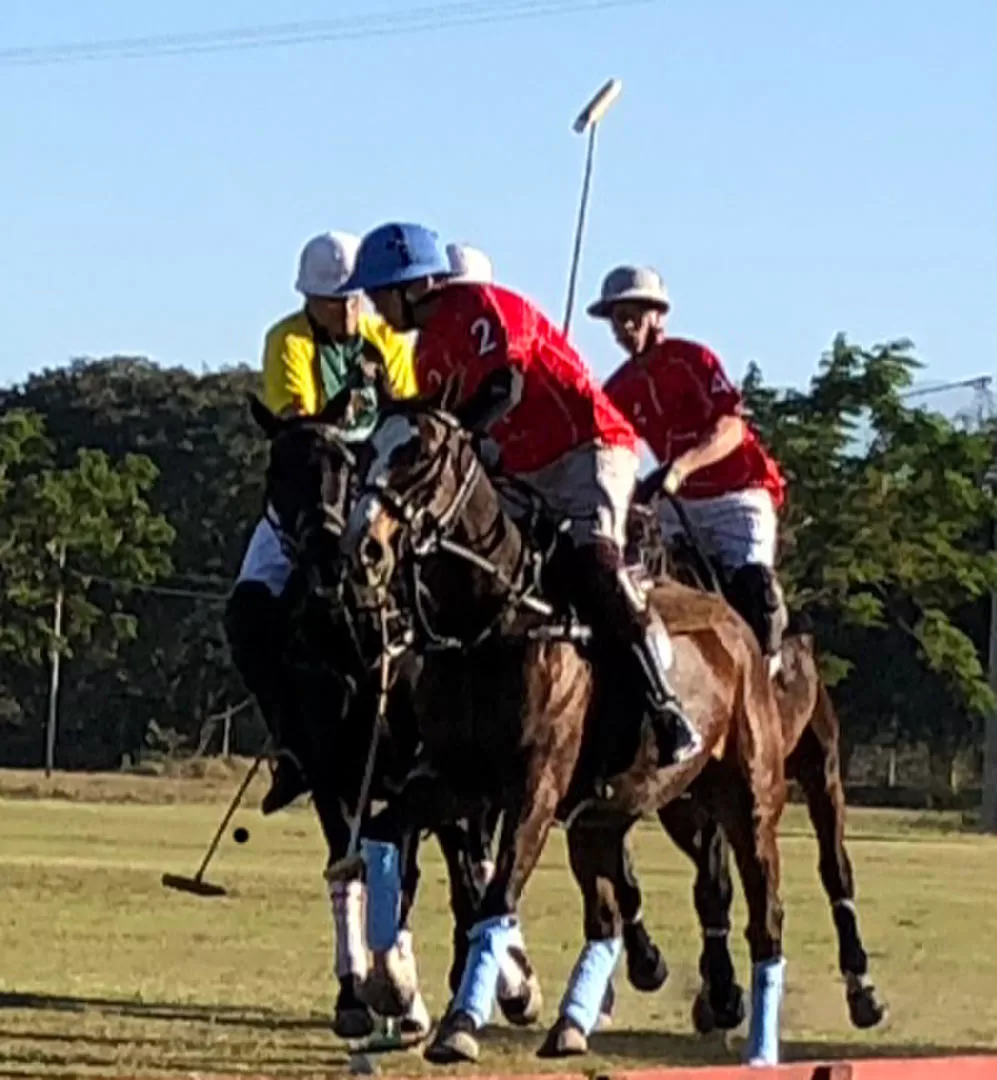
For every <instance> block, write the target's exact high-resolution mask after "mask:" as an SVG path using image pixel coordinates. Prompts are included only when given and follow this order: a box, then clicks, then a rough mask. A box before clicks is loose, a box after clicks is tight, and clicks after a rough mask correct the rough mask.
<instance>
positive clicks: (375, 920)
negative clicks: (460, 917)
mask: <svg viewBox="0 0 997 1080" xmlns="http://www.w3.org/2000/svg"><path fill="white" fill-rule="evenodd" d="M416 830H417V826H416V827H411V826H409V825H408V824H407V823H406V820H405V817H404V815H402V814H400V813H398V811H397V808H396V807H395V806H394V804H392V803H389V804H388V806H387V807H386V808H385V809H384V810H382V811H381V813H379V814H377V815H375V816H374V817H373V818H371V820H370V821H369V822H367V823H366V826H365V829H364V839H363V841H362V843H361V846H362V849H363V860H364V868H365V871H366V877H367V940H368V943H369V945H370V948H371V953H372V955H373V963H372V965H371V972H370V975H369V976H368V978H367V979H366V980H365V982H364V983H363V985H362V987H361V990H360V994H361V997H362V998H363V1000H364V1001H365V1002H366V1004H367V1005H369V1006H370V1008H372V1009H373V1010H374V1011H375V1012H376V1013H379V1014H380V1015H381V1016H387V1017H399V1018H401V1017H406V1016H408V1015H410V1014H412V1015H414V1016H415V1018H416V1019H419V1018H420V1014H421V1012H422V1011H423V1010H422V1009H420V1008H419V1004H418V1001H419V998H420V995H419V980H418V974H417V972H416V966H415V957H414V955H413V952H412V941H411V935H410V934H409V933H408V931H406V930H403V923H402V915H403V897H404V895H405V890H404V888H403V879H402V871H403V868H404V869H405V874H406V877H407V878H408V883H409V884H408V888H409V901H408V905H409V906H411V901H412V899H413V898H414V889H415V880H417V867H416V868H415V873H414V874H413V866H414V862H413V860H414V859H415V858H416V850H415V848H416V845H417V842H418V832H417V831H416ZM404 913H405V915H406V917H407V908H406V909H405V912H404Z"/></svg>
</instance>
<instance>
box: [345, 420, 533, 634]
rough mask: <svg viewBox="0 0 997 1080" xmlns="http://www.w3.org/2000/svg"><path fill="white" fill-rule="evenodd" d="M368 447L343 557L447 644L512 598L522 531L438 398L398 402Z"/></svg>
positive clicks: (491, 616) (518, 571)
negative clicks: (434, 402) (436, 402)
mask: <svg viewBox="0 0 997 1080" xmlns="http://www.w3.org/2000/svg"><path fill="white" fill-rule="evenodd" d="M368 446H369V455H368V458H367V462H366V467H365V469H364V470H363V472H362V474H361V477H360V484H359V491H358V497H357V499H356V501H355V502H354V504H353V509H352V511H351V513H350V518H349V524H348V526H347V528H346V530H345V532H344V533H343V542H342V550H343V553H344V555H346V556H347V557H348V558H350V559H352V560H353V563H354V565H355V566H356V567H357V568H358V569H359V573H360V576H362V577H363V578H364V579H365V581H366V583H367V584H368V585H369V586H373V587H374V588H380V589H382V590H388V591H390V592H391V593H392V594H393V595H394V596H395V597H396V599H398V600H399V601H400V602H401V604H402V606H403V607H404V608H405V609H407V610H409V611H411V612H413V613H414V614H415V615H416V623H417V626H419V627H420V628H421V631H422V633H423V635H424V636H425V637H426V638H427V639H428V640H432V641H433V642H434V643H435V645H436V646H437V647H439V646H440V645H441V642H442V640H443V638H444V637H445V638H446V639H447V640H448V642H449V643H450V644H452V645H456V644H458V643H459V639H467V637H468V635H470V637H472V638H473V637H476V635H477V633H478V632H479V631H480V630H481V628H482V625H483V623H484V624H487V623H491V622H494V620H495V618H496V616H497V614H498V612H499V611H500V610H501V609H502V608H503V607H504V606H507V605H508V603H509V598H510V596H511V594H512V593H513V591H514V590H515V587H516V582H517V581H518V580H519V578H520V576H521V575H522V572H523V564H522V553H523V538H522V536H521V534H520V533H519V531H518V530H517V529H516V527H515V526H514V525H513V524H512V522H511V520H510V519H509V518H508V517H507V516H506V514H505V512H504V510H503V508H502V505H501V502H500V500H499V496H498V493H497V491H496V489H495V488H494V487H493V486H492V483H491V481H490V479H489V477H488V475H487V474H486V472H485V470H484V468H483V467H482V465H481V462H480V461H479V459H478V457H477V454H476V452H475V448H474V444H473V440H472V436H471V434H470V433H469V432H467V431H466V430H465V429H464V428H462V427H461V426H460V424H459V422H458V421H457V420H456V418H455V417H453V416H452V415H450V414H449V413H447V412H445V411H443V410H441V409H439V408H437V407H436V406H435V405H427V404H426V403H408V402H405V403H396V404H395V405H393V406H391V407H390V408H389V409H388V410H387V411H386V412H385V413H384V414H383V415H382V417H381V419H380V421H379V423H378V426H377V428H376V429H375V431H374V433H373V435H372V436H371V438H370V440H369V443H368ZM403 567H404V568H405V572H404V573H399V572H398V571H399V570H400V569H401V568H403ZM444 625H446V627H447V629H446V630H445V631H444V630H443V629H442V627H443V626H444Z"/></svg>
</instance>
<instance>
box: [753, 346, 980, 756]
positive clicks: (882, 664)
mask: <svg viewBox="0 0 997 1080" xmlns="http://www.w3.org/2000/svg"><path fill="white" fill-rule="evenodd" d="M918 367H919V364H918V361H917V360H916V358H915V357H914V356H913V354H912V350H911V346H910V344H909V343H908V342H904V341H898V342H891V343H889V344H886V345H882V346H878V347H876V348H874V349H870V350H866V349H862V348H859V347H857V346H855V345H851V344H849V343H848V342H847V341H846V340H845V339H844V338H843V337H838V338H837V339H836V340H835V342H834V345H833V347H832V349H831V350H830V352H829V353H828V354H826V355H825V356H824V358H823V359H822V361H821V364H820V368H819V370H818V373H817V374H816V375H815V377H814V378H813V379H812V381H811V384H810V387H809V389H808V391H807V392H806V393H800V392H790V393H776V392H773V391H771V390H769V389H767V388H765V387H764V385H763V383H762V380H761V375H760V373H759V372H758V371H757V369H754V370H752V371H751V372H749V375H748V378H747V379H746V380H745V393H746V398H747V400H748V401H749V404H750V407H751V409H752V412H753V415H754V420H755V423H756V424H757V426H758V427H759V429H760V431H761V433H762V435H763V437H764V439H765V440H766V442H768V443H769V444H770V445H771V446H772V447H773V449H774V450H775V452H776V454H777V456H778V457H779V458H780V460H781V461H782V463H783V465H784V468H785V470H786V473H787V476H788V479H789V483H790V495H789V499H788V505H787V509H786V514H785V524H784V536H785V550H784V560H783V570H782V572H783V575H784V577H785V580H786V584H787V588H788V594H789V596H790V599H791V603H793V604H794V605H795V606H797V607H800V608H802V609H804V610H807V611H808V612H809V613H810V614H811V615H812V616H813V618H814V619H815V621H816V623H817V625H818V627H819V628H820V631H821V635H820V636H821V640H822V642H823V643H824V644H825V646H826V649H827V651H826V656H825V660H826V665H827V672H828V675H829V677H830V678H831V679H832V680H833V681H835V682H837V683H839V688H838V692H839V698H840V699H841V700H842V701H844V702H845V703H846V706H847V709H848V712H849V713H850V718H851V720H852V721H853V722H854V723H853V724H850V728H851V731H852V733H853V734H859V733H860V734H861V735H862V736H863V737H869V736H870V735H872V734H874V733H875V732H876V727H877V724H880V723H882V718H883V716H884V709H886V708H887V704H886V701H887V699H888V701H889V705H888V715H889V716H892V717H894V718H895V719H896V724H897V732H898V738H905V739H910V740H913V739H917V738H922V737H929V738H931V739H933V740H934V741H935V743H936V744H938V745H941V744H944V745H945V746H946V747H948V748H949V749H950V750H951V748H952V747H959V746H961V745H965V744H966V743H967V742H970V741H972V740H974V739H975V738H976V737H977V734H978V728H979V719H980V716H981V715H982V713H983V712H984V711H985V710H986V709H988V708H989V707H991V704H992V700H991V694H990V691H989V688H988V686H987V682H986V679H985V676H984V670H983V666H982V664H981V660H980V655H981V653H980V642H979V641H974V639H973V637H972V636H971V635H970V633H969V632H968V627H967V626H966V624H965V612H966V610H967V607H969V608H971V607H972V606H973V605H974V604H977V603H979V602H981V601H982V600H983V598H984V597H985V596H986V595H987V594H988V593H989V590H990V588H991V587H992V586H993V584H994V583H995V582H997V563H995V559H994V556H993V555H992V554H991V553H990V552H989V551H988V550H987V546H988V545H987V542H986V538H987V528H988V523H989V521H990V520H991V518H992V515H993V513H994V501H993V498H992V496H991V495H990V494H988V492H987V491H986V490H985V488H984V485H983V478H984V475H985V473H986V470H987V467H988V465H989V463H990V460H991V453H992V451H991V447H992V437H991V434H990V433H989V432H970V431H966V430H963V429H960V428H959V427H957V426H956V425H954V424H953V423H951V422H950V421H948V420H946V419H945V418H944V417H942V416H940V415H938V414H934V413H929V412H926V411H924V410H917V409H912V408H910V407H908V405H907V404H906V403H905V400H904V396H903V394H904V391H905V390H906V389H908V388H909V386H910V384H911V382H912V379H913V376H914V373H915V372H916V370H917V369H918ZM912 661H916V662H915V663H913V666H912ZM901 673H902V676H903V677H902V679H901V678H898V676H900V675H901ZM849 676H850V677H849ZM890 722H893V721H890ZM863 725H866V726H863ZM953 752H954V751H953Z"/></svg>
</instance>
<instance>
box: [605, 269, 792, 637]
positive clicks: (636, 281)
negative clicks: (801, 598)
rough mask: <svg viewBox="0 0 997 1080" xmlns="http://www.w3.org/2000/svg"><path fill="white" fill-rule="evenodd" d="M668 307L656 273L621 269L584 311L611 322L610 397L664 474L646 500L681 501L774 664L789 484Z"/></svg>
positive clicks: (673, 523)
mask: <svg viewBox="0 0 997 1080" xmlns="http://www.w3.org/2000/svg"><path fill="white" fill-rule="evenodd" d="M670 307H671V305H670V303H669V300H668V294H667V292H666V290H665V287H664V284H663V283H662V280H661V278H660V277H659V275H658V274H657V273H656V272H655V271H654V270H651V269H648V268H645V267H636V266H620V267H617V268H616V269H615V270H612V271H611V272H610V273H609V274H607V275H606V278H605V280H604V281H603V284H602V295H601V296H600V298H599V299H598V300H596V301H595V303H593V304H592V305H590V307H589V309H588V311H589V314H590V315H591V316H593V317H594V318H597V319H606V320H608V321H609V323H610V325H611V327H612V331H613V336H614V337H615V338H616V340H617V341H618V342H619V344H620V345H621V346H622V347H623V348H624V349H625V350H626V352H627V354H628V359H627V360H626V361H625V362H624V364H623V365H622V367H620V368H619V369H618V370H617V371H616V372H615V373H614V374H613V375H612V376H610V378H609V379H608V381H607V382H606V384H605V386H604V390H605V392H606V395H607V396H608V397H609V398H610V399H611V400H612V401H613V403H614V404H615V405H616V406H617V408H618V409H619V410H620V412H622V413H623V415H624V416H625V417H626V418H627V419H628V420H629V421H630V422H631V423H632V424H633V425H634V427H635V428H636V430H637V432H638V433H639V434H640V436H641V438H643V439H644V440H645V442H646V443H647V444H648V445H649V446H650V448H651V450H652V451H653V452H654V454H655V456H656V457H657V459H658V461H659V462H660V463H661V464H662V465H665V466H667V470H666V472H665V475H664V477H663V480H662V484H661V487H660V489H659V491H658V492H655V493H647V494H648V495H649V496H651V497H652V498H653V497H654V496H655V495H658V496H660V495H661V494H662V493H664V494H667V495H671V496H675V497H677V498H678V499H679V500H680V502H681V504H682V506H683V507H684V509H685V511H686V514H687V515H688V518H689V521H690V523H691V525H692V526H693V527H694V528H695V530H696V534H697V538H698V539H699V540H700V542H701V543H702V544H703V545H704V547H705V548H706V554H707V555H709V556H711V557H712V558H714V559H716V561H718V562H719V563H720V564H721V566H722V567H723V569H724V571H725V573H726V576H727V579H728V597H729V599H730V601H731V603H732V604H733V606H734V607H735V608H736V609H737V610H738V611H739V612H740V613H741V615H742V616H743V617H744V618H745V619H746V621H747V622H748V623H749V625H750V626H751V627H752V629H753V630H754V631H755V633H756V635H757V636H758V639H759V642H760V644H761V647H762V651H763V652H764V653H765V654H766V655H767V656H770V657H772V656H774V655H775V654H776V653H777V652H778V648H779V640H780V638H781V636H782V631H783V629H784V626H785V607H784V604H783V601H782V592H781V589H780V588H779V584H778V581H777V579H776V576H775V570H774V567H775V559H776V543H777V532H778V516H777V515H778V510H779V507H780V506H781V505H782V501H783V495H784V491H785V482H784V480H783V477H782V474H781V472H780V471H779V467H778V465H777V464H776V462H775V460H774V459H773V458H772V457H771V455H770V454H769V453H768V452H767V451H766V450H765V448H764V447H763V446H762V444H761V442H760V440H759V438H758V436H757V434H756V433H755V432H754V431H753V430H752V428H751V426H750V425H749V424H748V422H747V421H746V420H745V418H744V416H743V413H742V399H741V394H740V391H739V390H738V389H737V387H735V386H734V385H733V383H731V381H730V379H729V378H728V377H727V374H726V372H725V371H724V368H723V365H722V364H721V362H720V359H719V357H717V355H716V354H715V353H713V352H711V351H710V350H709V349H708V348H706V346H705V345H699V344H697V343H696V342H693V341H686V340H684V339H682V338H676V337H670V336H669V335H668V334H667V333H666V317H667V315H668V311H669V309H670ZM659 506H660V514H661V521H662V527H663V529H664V530H665V534H666V535H674V534H675V533H677V532H679V531H680V530H681V526H680V524H679V521H678V518H677V516H676V513H675V510H674V508H673V506H672V503H671V501H670V500H668V499H661V500H660V502H659Z"/></svg>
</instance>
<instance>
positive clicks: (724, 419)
mask: <svg viewBox="0 0 997 1080" xmlns="http://www.w3.org/2000/svg"><path fill="white" fill-rule="evenodd" d="M742 442H744V421H743V420H742V419H741V417H740V416H737V415H728V416H721V417H720V419H719V420H717V422H716V423H715V424H714V425H713V427H712V428H710V430H709V431H708V432H707V433H706V434H705V435H704V436H703V438H702V439H700V441H699V442H698V443H696V445H695V446H690V447H689V449H688V450H686V451H685V453H684V454H679V456H678V457H677V458H676V459H675V460H674V461H673V462H672V466H671V470H670V471H671V472H672V473H673V474H674V473H677V474H678V479H679V480H686V479H688V478H689V477H690V476H692V474H693V473H697V472H699V470H700V469H706V468H708V467H709V466H710V465H716V463H717V462H718V461H723V459H724V458H725V457H727V456H728V455H729V454H733V453H734V451H735V450H736V449H737V448H738V447H739V446H740V445H741V443H742Z"/></svg>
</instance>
